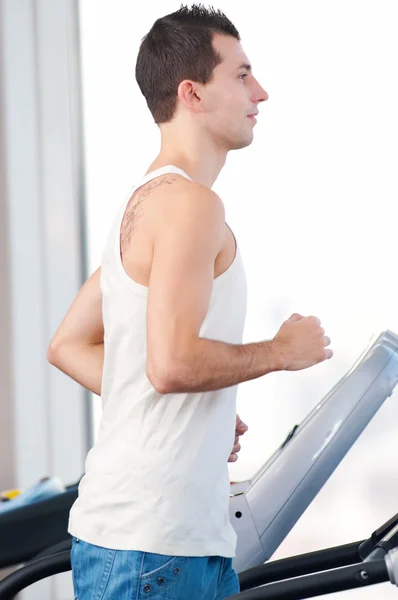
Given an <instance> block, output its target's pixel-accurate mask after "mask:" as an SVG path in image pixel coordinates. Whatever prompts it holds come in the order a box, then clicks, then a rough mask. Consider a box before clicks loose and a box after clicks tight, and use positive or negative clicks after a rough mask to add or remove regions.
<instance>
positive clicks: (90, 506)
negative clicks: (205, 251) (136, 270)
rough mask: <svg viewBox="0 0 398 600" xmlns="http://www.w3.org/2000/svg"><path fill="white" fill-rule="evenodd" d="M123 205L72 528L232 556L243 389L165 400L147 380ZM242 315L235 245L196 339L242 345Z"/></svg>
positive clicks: (141, 297)
mask: <svg viewBox="0 0 398 600" xmlns="http://www.w3.org/2000/svg"><path fill="white" fill-rule="evenodd" d="M165 173H178V174H180V175H183V176H184V177H187V178H188V179H190V178H189V177H188V175H187V174H186V173H185V172H184V171H182V170H181V169H179V168H177V167H175V166H173V165H168V166H166V167H162V168H160V169H157V170H156V171H152V172H151V173H149V174H147V175H145V176H144V177H143V178H141V179H140V180H139V182H138V184H136V185H135V186H134V188H133V192H134V191H135V190H137V189H138V188H139V187H141V186H142V185H144V184H145V183H147V182H148V181H150V180H151V179H154V178H155V177H159V176H160V175H163V174H165ZM191 181H192V180H191ZM127 202H128V201H127ZM127 202H123V205H122V206H121V207H120V209H119V211H118V213H117V215H116V218H115V221H114V223H113V226H112V228H111V231H110V234H109V237H108V239H107V242H106V245H105V249H104V253H103V256H102V262H101V280H100V281H101V291H102V310H103V320H104V330H105V334H104V348H105V352H104V354H105V356H104V369H103V377H102V408H103V413H102V419H101V423H100V428H99V434H98V439H97V442H96V443H95V445H94V447H93V448H92V449H91V450H90V452H89V453H88V456H87V459H86V465H85V475H84V476H83V478H82V480H81V482H80V485H79V496H78V498H77V500H76V502H75V503H74V505H73V506H72V509H71V512H70V518H69V527H68V531H69V533H70V534H71V535H73V536H76V537H77V538H80V539H82V540H85V541H86V542H89V543H92V544H96V545H98V546H103V547H106V548H113V549H120V550H140V551H143V552H154V553H158V554H168V555H173V556H174V555H177V556H214V555H218V556H225V557H233V556H235V549H236V534H235V531H234V529H233V527H232V525H231V524H230V521H229V497H230V482H229V471H228V462H227V461H228V457H229V455H230V453H231V451H232V446H233V444H234V437H235V424H236V393H237V386H231V387H228V388H224V389H221V390H216V391H207V392H194V393H176V394H164V395H162V394H159V393H158V392H156V390H155V389H154V387H153V386H152V384H151V382H150V381H149V380H148V378H147V375H146V309H147V292H148V289H147V288H146V287H145V286H143V285H141V284H138V283H136V282H135V281H133V280H132V279H131V278H130V277H129V276H128V275H127V273H126V271H125V270H124V268H123V265H122V262H121V258H120V227H121V223H122V218H123V215H124V212H125V210H126V207H127ZM245 316H246V277H245V271H244V268H243V264H242V259H241V254H240V251H239V247H238V245H237V251H236V256H235V259H234V261H233V263H232V264H231V266H230V267H229V268H228V269H227V270H226V271H225V272H224V273H222V274H221V275H220V276H219V277H217V278H216V279H215V280H214V281H213V289H212V294H211V299H210V305H209V309H208V312H207V315H206V317H205V319H204V322H203V324H202V327H201V330H200V337H203V338H208V339H214V340H221V341H224V342H229V343H232V344H241V343H242V334H243V327H244V322H245Z"/></svg>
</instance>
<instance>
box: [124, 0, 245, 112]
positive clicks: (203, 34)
mask: <svg viewBox="0 0 398 600" xmlns="http://www.w3.org/2000/svg"><path fill="white" fill-rule="evenodd" d="M215 33H219V34H222V35H230V36H233V37H234V38H236V39H237V40H239V41H240V35H239V32H238V30H237V29H236V27H235V26H234V25H233V24H232V23H231V21H230V20H229V19H228V18H227V17H226V16H225V14H224V13H222V12H221V11H220V10H215V9H214V8H213V7H212V6H211V7H209V8H208V9H206V8H205V7H204V6H203V5H202V4H193V5H192V6H191V7H190V8H188V6H184V5H183V4H181V6H180V9H179V10H178V11H176V12H174V13H171V14H170V15H166V16H164V17H161V18H159V19H157V20H156V21H155V23H154V24H153V25H152V27H151V29H150V31H149V32H148V33H147V35H146V36H145V37H144V38H142V40H141V45H140V49H139V52H138V57H137V64H136V68H135V77H136V80H137V83H138V85H139V88H140V90H141V92H142V94H143V96H144V97H145V100H146V102H147V105H148V108H149V110H150V111H151V113H152V116H153V118H154V120H155V123H157V124H159V123H167V122H168V121H170V120H171V119H172V118H173V116H174V113H175V110H176V106H177V90H178V86H179V84H180V83H181V81H184V79H191V80H192V81H196V82H199V83H202V84H205V83H208V82H209V81H211V79H212V76H213V70H214V68H215V67H216V66H217V65H219V64H220V63H221V62H222V58H221V56H220V54H219V53H218V52H216V51H215V50H214V48H213V45H212V41H213V35H214V34H215Z"/></svg>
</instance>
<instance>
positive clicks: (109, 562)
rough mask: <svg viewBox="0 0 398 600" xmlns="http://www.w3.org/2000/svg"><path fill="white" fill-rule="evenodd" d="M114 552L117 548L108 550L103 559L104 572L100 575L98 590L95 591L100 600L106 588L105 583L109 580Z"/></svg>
mask: <svg viewBox="0 0 398 600" xmlns="http://www.w3.org/2000/svg"><path fill="white" fill-rule="evenodd" d="M116 552H117V550H109V551H108V555H107V557H106V561H105V567H104V573H103V575H102V581H101V583H100V586H99V588H98V592H97V599H98V600H102V598H103V597H104V594H105V591H106V588H107V585H108V582H109V577H110V574H111V572H112V567H113V564H114V562H115V557H116Z"/></svg>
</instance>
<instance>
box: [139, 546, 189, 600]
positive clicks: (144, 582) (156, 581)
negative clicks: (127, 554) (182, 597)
mask: <svg viewBox="0 0 398 600" xmlns="http://www.w3.org/2000/svg"><path fill="white" fill-rule="evenodd" d="M190 562H191V558H190V557H189V556H168V555H165V554H153V553H150V552H144V553H143V558H142V564H141V574H140V581H139V589H140V593H139V597H140V598H150V597H151V596H153V595H154V594H155V595H156V594H159V593H162V595H167V596H169V592H170V589H173V590H174V591H175V590H176V589H178V587H179V586H185V585H186V583H187V581H188V579H189V577H188V567H189V564H190ZM157 597H158V596H157Z"/></svg>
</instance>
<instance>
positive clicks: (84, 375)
mask: <svg viewBox="0 0 398 600" xmlns="http://www.w3.org/2000/svg"><path fill="white" fill-rule="evenodd" d="M47 359H48V361H49V362H50V363H51V364H52V365H54V366H55V367H57V368H58V369H60V370H61V371H62V372H63V373H65V374H66V375H69V377H71V378H72V379H74V380H75V381H77V383H80V385H82V386H83V387H85V388H86V389H88V390H90V392H93V393H94V394H97V395H98V396H100V395H101V385H102V371H103V367H104V344H103V343H102V344H88V345H85V346H76V345H73V344H70V345H69V344H61V345H60V346H59V347H58V348H57V349H56V350H53V351H51V352H49V353H48V355H47Z"/></svg>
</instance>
